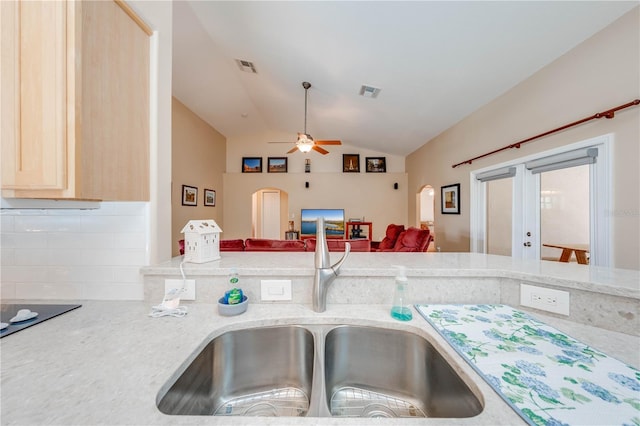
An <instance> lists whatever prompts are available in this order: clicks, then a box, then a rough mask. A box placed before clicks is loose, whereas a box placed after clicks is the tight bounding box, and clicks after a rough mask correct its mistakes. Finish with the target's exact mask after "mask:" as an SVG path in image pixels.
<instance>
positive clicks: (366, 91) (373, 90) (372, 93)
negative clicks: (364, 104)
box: [360, 85, 380, 98]
mask: <svg viewBox="0 0 640 426" xmlns="http://www.w3.org/2000/svg"><path fill="white" fill-rule="evenodd" d="M378 93H380V89H378V88H377V87H373V86H367V85H362V87H361V88H360V96H364V97H365V98H376V97H377V96H378Z"/></svg>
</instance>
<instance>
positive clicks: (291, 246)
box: [244, 238, 306, 251]
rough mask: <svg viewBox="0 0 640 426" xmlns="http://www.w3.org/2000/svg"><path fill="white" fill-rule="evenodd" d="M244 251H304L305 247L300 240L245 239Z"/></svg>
mask: <svg viewBox="0 0 640 426" xmlns="http://www.w3.org/2000/svg"><path fill="white" fill-rule="evenodd" d="M244 251H306V246H305V243H304V241H302V240H269V239H262V238H247V239H246V240H245V242H244Z"/></svg>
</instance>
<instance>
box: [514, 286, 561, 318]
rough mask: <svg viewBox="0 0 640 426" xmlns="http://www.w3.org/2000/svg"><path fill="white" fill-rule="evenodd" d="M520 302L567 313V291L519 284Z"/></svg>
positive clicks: (554, 311) (523, 304) (559, 312)
mask: <svg viewBox="0 0 640 426" xmlns="http://www.w3.org/2000/svg"><path fill="white" fill-rule="evenodd" d="M520 304H521V305H522V306H528V307H530V308H536V309H540V310H543V311H549V312H553V313H556V314H561V315H567V316H568V315H569V292H568V291H562V290H554V289H551V288H546V287H536V286H533V285H528V284H520Z"/></svg>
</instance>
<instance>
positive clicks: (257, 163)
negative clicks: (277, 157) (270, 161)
mask: <svg viewBox="0 0 640 426" xmlns="http://www.w3.org/2000/svg"><path fill="white" fill-rule="evenodd" d="M242 173H262V157H242Z"/></svg>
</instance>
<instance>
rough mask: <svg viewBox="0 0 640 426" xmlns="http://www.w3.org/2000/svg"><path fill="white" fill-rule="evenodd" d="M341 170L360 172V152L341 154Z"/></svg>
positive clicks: (344, 171)
mask: <svg viewBox="0 0 640 426" xmlns="http://www.w3.org/2000/svg"><path fill="white" fill-rule="evenodd" d="M342 172H343V173H360V154H342Z"/></svg>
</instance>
